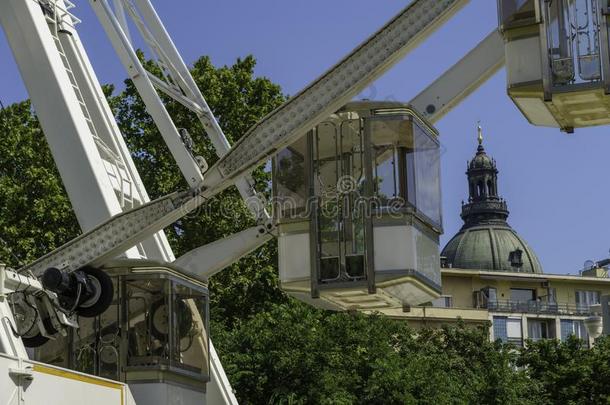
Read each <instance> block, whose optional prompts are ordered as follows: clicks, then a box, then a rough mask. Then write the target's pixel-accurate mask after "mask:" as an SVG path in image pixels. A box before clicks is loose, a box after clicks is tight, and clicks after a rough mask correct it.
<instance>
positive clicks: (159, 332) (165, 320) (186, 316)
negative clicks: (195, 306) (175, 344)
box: [149, 299, 193, 340]
mask: <svg viewBox="0 0 610 405" xmlns="http://www.w3.org/2000/svg"><path fill="white" fill-rule="evenodd" d="M174 305H176V311H175V313H176V316H178V318H179V319H178V335H179V338H183V337H184V336H186V335H187V334H188V333H189V331H190V330H191V327H192V324H193V315H192V314H191V310H190V309H189V307H188V306H187V305H186V304H185V303H184V301H182V300H177V301H175V303H174ZM167 312H168V311H167V306H166V305H165V300H164V299H160V300H158V301H155V302H154V303H153V304H152V305H151V307H150V312H149V316H150V332H151V334H152V335H153V336H154V337H156V338H157V339H159V340H165V339H167V335H168V333H169V327H170V320H169V319H170V318H169V314H168V313H167Z"/></svg>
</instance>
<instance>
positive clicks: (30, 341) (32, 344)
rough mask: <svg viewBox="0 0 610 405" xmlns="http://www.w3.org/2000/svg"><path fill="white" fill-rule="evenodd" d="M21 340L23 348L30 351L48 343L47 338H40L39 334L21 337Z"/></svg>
mask: <svg viewBox="0 0 610 405" xmlns="http://www.w3.org/2000/svg"><path fill="white" fill-rule="evenodd" d="M21 340H22V341H23V345H24V346H25V347H29V348H31V349H33V348H36V347H40V346H42V345H44V344H45V343H47V342H48V341H49V338H48V337H45V336H42V335H41V334H40V332H39V333H38V334H37V335H34V336H32V337H25V336H22V337H21Z"/></svg>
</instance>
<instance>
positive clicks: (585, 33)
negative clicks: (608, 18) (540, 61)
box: [545, 0, 601, 86]
mask: <svg viewBox="0 0 610 405" xmlns="http://www.w3.org/2000/svg"><path fill="white" fill-rule="evenodd" d="M545 5H546V18H545V22H546V29H547V41H548V46H549V49H548V52H549V57H550V59H551V69H552V74H553V85H556V86H561V85H568V84H577V83H586V82H593V81H598V80H600V79H601V65H600V37H599V29H600V24H599V13H598V7H599V4H598V0H570V1H566V0H550V1H546V2H545Z"/></svg>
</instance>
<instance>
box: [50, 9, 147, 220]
mask: <svg viewBox="0 0 610 405" xmlns="http://www.w3.org/2000/svg"><path fill="white" fill-rule="evenodd" d="M63 3H64V4H65V7H64V6H63V5H60V4H58V1H57V0H47V2H45V3H44V4H45V5H46V6H50V9H51V13H44V14H45V18H46V20H47V23H48V25H49V29H50V31H51V36H52V37H53V40H54V42H55V47H56V49H57V52H58V53H59V56H60V57H61V61H62V63H63V65H64V68H65V70H66V73H67V74H68V78H69V79H70V83H71V85H72V89H73V90H74V94H75V95H76V99H77V100H78V103H79V105H80V107H81V110H82V112H83V116H84V118H85V121H86V122H87V126H88V127H89V130H90V133H91V136H92V138H93V140H94V141H95V145H96V146H97V149H98V152H99V153H100V156H101V158H102V160H103V161H104V166H105V169H106V172H107V174H108V177H109V179H110V182H111V184H113V185H114V190H115V193H116V194H117V198H118V200H119V203H120V205H121V208H122V209H123V210H127V209H131V208H134V207H135V206H136V205H137V203H136V201H135V200H134V198H133V195H134V192H135V188H134V182H133V181H132V179H131V177H130V174H129V171H128V168H127V166H126V164H125V162H124V161H123V158H122V157H121V156H120V155H119V154H118V153H116V152H115V151H114V150H113V149H112V148H111V147H110V146H108V145H107V144H106V143H105V142H104V140H103V139H101V138H100V136H99V135H98V133H97V130H96V129H95V124H94V123H93V120H92V118H91V114H90V113H89V109H88V108H87V104H86V102H85V98H84V97H83V93H82V91H81V89H80V87H79V86H78V81H77V80H76V77H75V75H74V72H73V70H72V67H71V66H70V61H69V59H68V56H67V54H66V52H65V49H64V46H63V44H62V42H61V39H60V37H59V34H60V32H61V25H62V24H66V25H68V26H70V27H71V28H74V25H76V24H78V23H79V22H80V20H79V19H78V18H77V17H75V16H74V15H73V14H72V13H70V11H69V9H71V8H73V7H74V4H73V3H72V2H70V1H69V0H63ZM47 10H48V9H47ZM113 179H114V180H115V182H113ZM114 183H116V184H114Z"/></svg>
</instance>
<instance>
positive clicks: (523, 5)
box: [498, 0, 536, 29]
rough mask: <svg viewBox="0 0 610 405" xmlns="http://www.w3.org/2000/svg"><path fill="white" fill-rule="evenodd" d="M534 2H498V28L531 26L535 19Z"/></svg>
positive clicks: (500, 0)
mask: <svg viewBox="0 0 610 405" xmlns="http://www.w3.org/2000/svg"><path fill="white" fill-rule="evenodd" d="M534 1H535V0H499V1H498V16H499V19H500V21H499V24H500V28H502V29H505V28H510V27H514V26H519V25H524V24H531V23H532V22H533V21H534V20H535V18H536V12H535V8H534Z"/></svg>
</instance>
